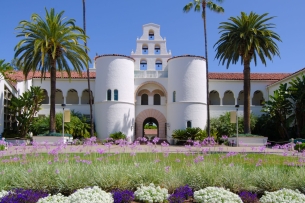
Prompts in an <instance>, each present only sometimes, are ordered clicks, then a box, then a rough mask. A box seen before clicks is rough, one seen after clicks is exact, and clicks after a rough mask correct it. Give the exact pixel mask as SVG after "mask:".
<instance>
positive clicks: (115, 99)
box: [113, 90, 119, 101]
mask: <svg viewBox="0 0 305 203" xmlns="http://www.w3.org/2000/svg"><path fill="white" fill-rule="evenodd" d="M113 96H114V101H118V100H119V91H118V90H114V94H113Z"/></svg>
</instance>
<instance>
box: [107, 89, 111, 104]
mask: <svg viewBox="0 0 305 203" xmlns="http://www.w3.org/2000/svg"><path fill="white" fill-rule="evenodd" d="M107 101H111V89H109V90H107Z"/></svg>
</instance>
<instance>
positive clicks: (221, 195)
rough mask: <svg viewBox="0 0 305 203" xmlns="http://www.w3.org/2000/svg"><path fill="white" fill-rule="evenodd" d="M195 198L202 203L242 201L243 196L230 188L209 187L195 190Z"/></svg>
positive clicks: (234, 202)
mask: <svg viewBox="0 0 305 203" xmlns="http://www.w3.org/2000/svg"><path fill="white" fill-rule="evenodd" d="M194 200H195V201H196V202H202V203H242V200H241V198H240V197H239V196H238V195H237V194H234V193H232V192H230V191H229V190H226V189H224V188H218V187H207V188H205V189H201V190H198V191H195V192H194Z"/></svg>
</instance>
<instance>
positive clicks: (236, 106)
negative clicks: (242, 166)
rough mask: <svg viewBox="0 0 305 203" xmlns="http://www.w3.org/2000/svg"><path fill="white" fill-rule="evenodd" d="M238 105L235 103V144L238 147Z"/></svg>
mask: <svg viewBox="0 0 305 203" xmlns="http://www.w3.org/2000/svg"><path fill="white" fill-rule="evenodd" d="M238 107H239V105H238V104H237V105H235V108H236V146H237V147H238V145H239V144H238Z"/></svg>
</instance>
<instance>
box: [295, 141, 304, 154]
mask: <svg viewBox="0 0 305 203" xmlns="http://www.w3.org/2000/svg"><path fill="white" fill-rule="evenodd" d="M304 149H305V143H302V144H296V145H295V146H294V150H297V151H299V152H301V151H303V150H304Z"/></svg>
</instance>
